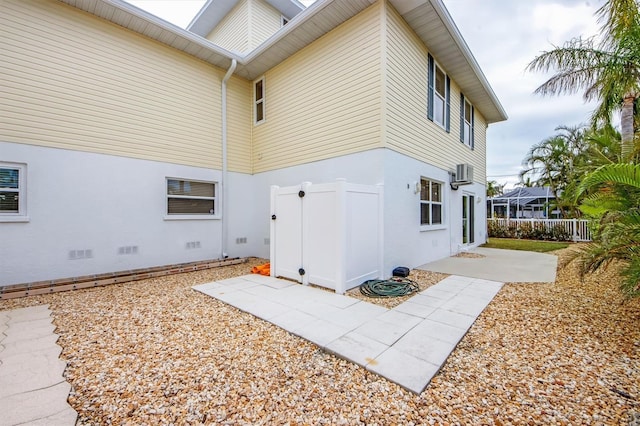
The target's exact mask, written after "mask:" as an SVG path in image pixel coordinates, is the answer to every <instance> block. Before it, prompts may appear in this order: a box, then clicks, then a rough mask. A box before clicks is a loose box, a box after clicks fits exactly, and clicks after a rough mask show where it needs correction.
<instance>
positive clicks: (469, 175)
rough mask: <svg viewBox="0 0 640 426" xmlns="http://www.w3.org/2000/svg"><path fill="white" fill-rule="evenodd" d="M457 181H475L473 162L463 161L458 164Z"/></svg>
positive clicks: (459, 182)
mask: <svg viewBox="0 0 640 426" xmlns="http://www.w3.org/2000/svg"><path fill="white" fill-rule="evenodd" d="M454 182H455V183H458V184H461V183H472V182H473V166H472V165H471V164H467V163H463V164H458V165H456V178H455V180H454Z"/></svg>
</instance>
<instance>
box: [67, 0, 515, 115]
mask: <svg viewBox="0 0 640 426" xmlns="http://www.w3.org/2000/svg"><path fill="white" fill-rule="evenodd" d="M59 1H61V2H63V3H67V4H69V5H71V6H74V7H76V8H78V9H81V10H84V11H86V12H88V13H91V14H93V15H96V16H98V17H101V18H104V19H106V20H108V21H111V22H113V23H115V24H117V25H121V26H122V27H125V28H128V29H130V30H132V31H135V32H137V33H140V34H143V35H145V36H147V37H150V38H152V39H155V40H158V41H159V42H161V43H164V44H166V45H169V46H171V47H174V48H176V49H179V50H181V51H184V52H186V53H188V54H190V55H192V56H195V57H197V58H200V59H202V60H204V61H206V62H209V63H211V64H213V65H216V66H218V67H220V68H223V69H227V68H229V66H230V64H231V60H232V59H236V60H237V62H238V66H237V68H236V71H235V74H237V75H239V76H242V77H244V78H246V79H249V80H253V79H255V78H257V77H259V76H260V75H262V74H263V73H265V72H266V71H267V70H269V69H271V68H273V67H274V66H275V65H277V64H279V63H281V62H282V61H284V60H285V59H286V58H288V57H289V56H291V55H293V54H295V53H296V52H298V51H299V50H301V49H302V48H304V47H305V46H308V45H309V44H310V43H312V42H313V41H314V40H316V39H318V38H320V37H322V36H323V35H324V34H326V33H328V32H329V31H331V30H333V29H334V28H335V27H337V26H338V25H340V24H341V23H343V22H345V21H347V20H349V19H350V18H352V17H353V16H355V15H357V14H358V13H360V12H361V11H363V10H364V9H366V8H367V7H369V6H370V5H371V4H373V3H375V2H376V0H349V1H342V0H317V1H316V2H315V3H313V4H312V5H311V6H310V7H308V8H307V9H305V10H304V11H303V12H301V13H299V14H298V16H296V18H295V19H293V20H291V21H290V22H289V23H288V24H287V25H285V26H284V27H283V28H282V29H280V31H278V32H276V33H275V34H274V35H273V36H271V37H270V38H269V39H267V40H266V41H265V42H263V43H262V44H261V45H260V46H258V47H257V48H256V49H255V50H253V51H252V52H250V53H249V54H248V55H247V56H239V55H237V54H234V53H232V52H229V51H227V50H225V49H223V48H221V47H220V46H218V45H215V44H213V43H211V42H210V41H208V40H206V39H204V38H202V37H200V36H199V35H197V34H193V33H191V32H189V31H187V30H185V29H183V28H180V27H178V26H176V25H173V24H171V23H169V22H166V21H164V20H162V19H160V18H158V17H156V16H154V15H152V14H150V13H148V12H146V11H144V10H142V9H139V8H137V7H135V6H133V5H131V4H129V3H127V2H125V1H124V0H59ZM216 1H218V0H216ZM389 1H390V2H391V4H392V5H393V6H394V7H395V8H396V9H397V10H398V12H399V13H400V14H401V15H402V17H403V18H404V19H405V20H406V21H407V23H408V24H409V25H410V26H411V28H412V29H413V30H414V31H415V32H416V34H417V35H418V36H419V37H420V39H421V40H422V41H423V42H424V44H425V45H426V46H427V49H428V50H429V52H430V53H431V54H432V55H433V56H434V57H435V58H436V61H437V62H438V63H439V64H440V65H441V66H442V67H443V68H444V69H445V70H446V72H447V73H448V74H449V75H450V76H451V78H452V79H453V80H454V81H455V82H456V83H457V84H458V85H459V86H460V88H461V90H462V92H463V93H464V95H465V96H466V97H467V98H468V99H469V100H470V101H471V102H472V103H473V104H474V106H475V107H476V108H477V109H478V110H479V111H480V113H481V114H482V115H483V116H484V117H485V119H486V120H487V122H488V123H494V122H497V121H503V120H506V118H507V114H506V113H505V111H504V109H503V108H502V105H501V104H500V101H499V100H498V98H497V96H496V95H495V93H494V92H493V90H492V89H491V86H490V85H489V83H488V81H487V79H486V77H485V76H484V74H483V73H482V71H481V70H480V67H479V65H478V64H477V62H476V61H475V59H474V57H473V55H472V54H471V51H470V50H469V48H468V46H467V45H466V43H465V42H464V39H463V38H462V36H461V35H460V33H459V31H458V29H457V28H456V26H455V24H454V23H453V20H452V19H451V17H450V16H449V14H448V12H447V11H446V8H445V7H444V4H443V3H442V1H441V0H389Z"/></svg>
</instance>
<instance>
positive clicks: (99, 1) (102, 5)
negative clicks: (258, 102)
mask: <svg viewBox="0 0 640 426" xmlns="http://www.w3.org/2000/svg"><path fill="white" fill-rule="evenodd" d="M59 1H61V2H63V3H66V4H68V5H70V6H73V7H76V8H78V9H81V10H84V11H85V12H88V13H91V14H92V15H95V16H98V17H100V18H104V19H106V20H108V21H110V22H113V23H114V24H117V25H120V26H122V27H125V28H127V29H129V30H131V31H135V32H137V33H139V34H142V35H145V36H147V37H150V38H152V39H154V40H157V41H159V42H161V43H164V44H166V45H168V46H171V47H174V48H176V49H178V50H181V51H183V52H186V53H188V54H190V55H192V56H195V57H196V58H200V59H202V60H203V61H206V62H209V63H211V64H213V65H216V66H218V67H220V68H228V67H229V65H230V63H231V59H240V57H238V56H236V55H234V54H233V53H231V52H229V51H227V50H225V49H223V48H222V47H220V46H217V45H215V44H213V43H211V42H210V41H208V40H206V39H204V38H202V37H200V36H198V35H196V34H192V33H190V32H189V31H187V30H185V29H183V28H180V27H178V26H176V25H173V24H171V23H169V22H166V21H164V20H162V19H160V18H158V17H157V16H155V15H152V14H150V13H148V12H146V11H144V10H142V9H139V8H137V7H135V6H133V5H131V4H129V3H127V2H125V1H123V0H59Z"/></svg>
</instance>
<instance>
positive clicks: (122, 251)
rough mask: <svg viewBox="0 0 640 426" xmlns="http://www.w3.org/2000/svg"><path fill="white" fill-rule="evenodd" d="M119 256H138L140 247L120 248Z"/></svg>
mask: <svg viewBox="0 0 640 426" xmlns="http://www.w3.org/2000/svg"><path fill="white" fill-rule="evenodd" d="M118 254H121V255H127V254H138V246H122V247H118Z"/></svg>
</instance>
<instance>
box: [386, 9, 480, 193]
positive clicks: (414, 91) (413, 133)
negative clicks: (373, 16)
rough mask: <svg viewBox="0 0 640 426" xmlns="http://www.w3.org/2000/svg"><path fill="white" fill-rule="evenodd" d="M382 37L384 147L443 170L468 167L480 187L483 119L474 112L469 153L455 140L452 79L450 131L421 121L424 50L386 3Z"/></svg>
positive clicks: (456, 103)
mask: <svg viewBox="0 0 640 426" xmlns="http://www.w3.org/2000/svg"><path fill="white" fill-rule="evenodd" d="M386 35H387V46H386V49H387V80H386V81H387V86H386V97H387V103H386V111H387V122H386V128H385V131H386V143H387V146H388V147H389V148H391V149H393V150H395V151H397V152H400V153H402V154H405V155H408V156H410V157H413V158H415V159H417V160H420V161H424V162H426V163H430V164H433V165H435V166H437V167H440V168H442V169H445V170H454V169H455V165H456V164H458V163H470V164H473V166H474V180H475V181H476V182H482V183H484V181H485V180H484V177H485V174H486V162H485V161H486V157H485V147H486V142H485V141H486V135H485V133H486V126H485V124H484V123H485V122H484V118H483V117H482V116H481V115H480V114H479V113H478V112H477V111H476V116H475V149H474V150H473V151H472V150H471V149H469V147H467V146H466V145H464V144H463V143H461V142H460V88H459V87H458V85H457V84H456V82H455V81H453V80H452V81H451V119H450V120H451V129H450V133H447V132H446V131H445V130H444V129H443V128H442V127H440V126H438V125H437V124H435V123H433V122H432V121H430V120H429V119H428V118H427V53H428V52H427V48H426V47H425V45H424V44H423V43H422V41H421V40H420V39H419V38H418V36H417V35H416V34H415V33H414V32H413V31H412V30H411V28H409V26H408V25H407V24H406V22H404V20H403V19H402V17H401V16H400V15H399V14H398V13H397V11H396V10H395V9H394V8H393V7H392V6H391V5H389V4H387V33H386ZM435 59H436V61H437V60H438V58H435ZM446 71H447V70H445V72H446Z"/></svg>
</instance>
